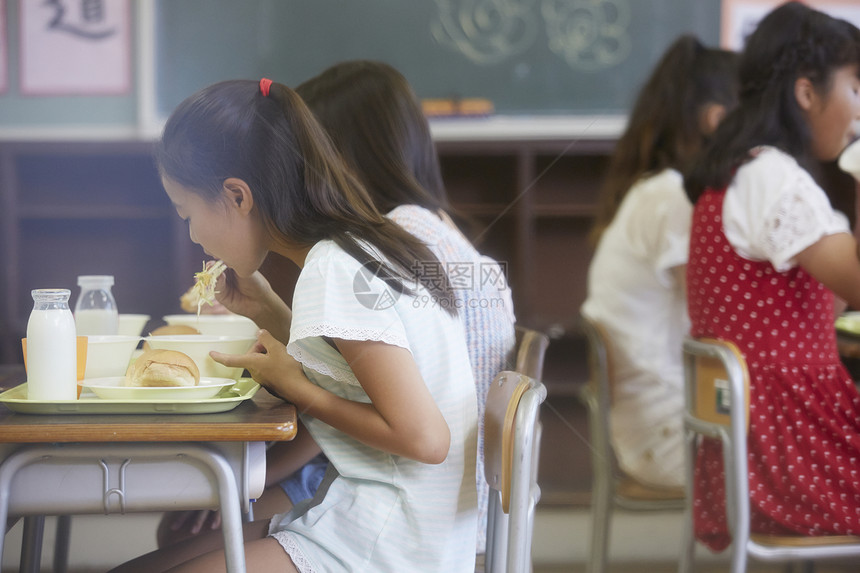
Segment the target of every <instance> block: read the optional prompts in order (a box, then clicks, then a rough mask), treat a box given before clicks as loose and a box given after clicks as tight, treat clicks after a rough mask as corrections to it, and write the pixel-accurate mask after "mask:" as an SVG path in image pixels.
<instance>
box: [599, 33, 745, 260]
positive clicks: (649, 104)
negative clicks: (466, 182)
mask: <svg viewBox="0 0 860 573" xmlns="http://www.w3.org/2000/svg"><path fill="white" fill-rule="evenodd" d="M737 93H738V81H737V55H736V54H734V53H733V52H728V51H724V50H715V49H710V48H706V47H704V46H703V45H702V44H701V43H700V42H699V41H698V40H697V39H696V38H695V37H693V36H689V35H685V36H681V37H679V38H678V39H677V40H675V41H674V42H673V43H672V45H671V46H669V48H668V49H667V50H666V52H665V53H664V54H663V57H662V58H661V59H660V61H659V62H658V63H657V66H656V67H655V68H654V71H653V72H652V73H651V76H650V77H649V78H648V80H647V81H646V83H645V85H644V86H643V87H642V89H641V90H640V92H639V95H638V97H637V99H636V102H635V104H634V105H633V109H632V110H631V113H630V116H629V119H628V123H627V128H626V129H625V131H624V134H623V135H622V136H621V138H620V139H619V140H618V143H617V145H616V146H615V151H614V153H613V155H612V159H611V160H610V164H609V168H608V170H607V175H606V178H605V180H604V183H603V189H602V190H601V200H600V206H599V210H598V213H597V217H596V219H595V224H594V228H593V229H592V232H591V239H592V242H593V243H594V244H596V243H597V241H598V240H599V239H600V236H601V235H602V234H603V231H604V230H605V229H606V227H607V226H608V225H609V223H611V222H612V219H613V218H614V217H615V214H616V212H617V211H618V207H619V206H620V204H621V201H622V200H623V199H624V197H625V196H626V195H627V192H628V191H629V190H630V188H631V187H632V186H633V184H634V183H636V181H637V180H638V179H640V178H641V177H643V176H644V175H647V174H652V173H657V172H659V171H662V170H663V169H667V168H674V169H677V170H679V171H682V172H683V171H684V170H685V169H686V167H687V165H688V163H689V162H690V161H691V159H692V157H693V156H694V155H695V153H696V152H698V150H699V149H700V148H701V146H702V144H703V142H704V140H705V137H706V136H705V134H704V133H703V131H702V116H701V112H702V110H703V108H704V106H705V105H707V104H710V103H716V104H721V105H723V106H725V107H726V108H728V109H730V108H732V107H734V106H735V105H736V104H737V97H738V96H737Z"/></svg>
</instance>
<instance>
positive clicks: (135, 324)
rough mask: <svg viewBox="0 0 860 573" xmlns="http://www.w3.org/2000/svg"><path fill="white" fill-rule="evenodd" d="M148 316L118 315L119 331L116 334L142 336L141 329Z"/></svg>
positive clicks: (147, 320)
mask: <svg viewBox="0 0 860 573" xmlns="http://www.w3.org/2000/svg"><path fill="white" fill-rule="evenodd" d="M150 318H152V317H151V316H149V315H148V314H122V313H120V315H119V330H118V331H117V334H122V335H124V336H142V335H143V329H144V327H145V326H146V323H147V322H149V319H150Z"/></svg>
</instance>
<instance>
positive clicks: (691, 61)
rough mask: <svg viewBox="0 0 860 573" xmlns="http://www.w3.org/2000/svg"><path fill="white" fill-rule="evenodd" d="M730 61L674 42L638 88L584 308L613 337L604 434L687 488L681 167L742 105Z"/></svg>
mask: <svg viewBox="0 0 860 573" xmlns="http://www.w3.org/2000/svg"><path fill="white" fill-rule="evenodd" d="M736 65H737V56H736V55H735V54H733V53H731V52H726V51H723V50H716V49H710V48H706V47H705V46H703V45H702V44H701V43H700V42H699V41H698V40H697V39H696V38H694V37H692V36H682V37H680V38H678V39H677V40H675V41H674V42H673V43H672V45H671V46H669V48H668V49H667V50H666V52H665V53H664V54H663V57H662V58H661V60H660V61H659V62H658V64H657V65H656V67H655V68H654V70H653V71H652V73H651V76H650V77H649V78H648V80H647V81H646V83H645V85H644V86H643V87H642V89H641V90H640V92H639V95H638V97H637V99H636V103H635V105H634V106H633V109H632V110H631V113H630V117H629V120H628V125H627V128H626V129H625V131H624V134H623V135H622V136H621V138H620V140H619V141H618V144H617V146H616V148H615V152H614V153H613V155H612V159H611V161H610V164H609V168H608V170H607V176H606V180H605V182H604V186H603V190H602V193H601V201H600V211H599V212H598V216H597V219H596V222H595V228H594V232H593V238H594V239H596V240H597V249H596V252H595V254H594V258H593V259H592V262H591V265H590V267H589V272H588V298H587V299H586V301H585V304H584V305H583V313H584V314H585V315H586V316H587V317H589V318H591V319H592V320H596V321H598V322H599V323H600V324H602V325H603V327H604V328H605V329H606V331H607V334H608V335H609V337H610V339H611V342H612V348H611V353H610V356H611V368H612V372H613V375H612V382H613V388H612V392H613V402H612V409H611V412H610V429H611V440H612V444H613V447H614V450H615V453H616V455H617V457H618V463H619V465H620V467H621V469H622V470H623V471H624V472H625V473H627V474H628V475H629V476H631V477H633V478H635V479H637V480H639V481H641V482H643V483H645V484H648V485H650V486H653V487H679V486H681V485H683V483H684V443H683V431H682V424H681V416H682V412H683V409H684V401H683V368H682V365H681V350H680V349H681V340H682V337H683V336H684V335H685V334H686V333H687V330H688V327H689V321H688V319H687V312H686V298H685V292H684V265H685V263H686V262H687V245H688V242H689V231H690V214H691V212H692V205H691V204H690V202H689V201H688V200H687V198H686V195H685V194H684V188H683V177H682V175H681V173H682V172H683V170H684V169H685V168H686V167H687V166H688V165H689V164H690V162H691V160H692V158H693V157H694V155H695V154H696V153H697V152H698V151H699V149H701V147H702V145H703V143H704V142H705V141H706V140H707V138H708V136H709V134H710V133H711V132H713V130H714V129H715V128H716V126H717V124H718V123H719V121H720V120H721V119H722V117H723V116H724V115H725V113H726V112H727V111H729V110H731V109H732V108H733V107H734V105H735V104H736V102H737V69H736Z"/></svg>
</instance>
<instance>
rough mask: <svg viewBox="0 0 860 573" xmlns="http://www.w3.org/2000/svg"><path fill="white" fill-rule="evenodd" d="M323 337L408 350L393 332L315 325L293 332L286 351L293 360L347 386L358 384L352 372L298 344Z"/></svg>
mask: <svg viewBox="0 0 860 573" xmlns="http://www.w3.org/2000/svg"><path fill="white" fill-rule="evenodd" d="M324 336H325V337H328V338H343V339H345V340H374V341H378V342H384V343H386V344H391V345H393V346H400V347H401V348H406V349H408V348H409V344H408V342H407V341H406V338H405V337H403V336H401V335H399V334H397V333H395V332H390V331H387V330H379V329H378V328H343V327H339V326H332V325H329V324H316V325H311V326H305V327H301V328H298V329H296V330H295V331H293V333H292V338H293V341H292V342H290V344H289V346H288V350H289V352H290V354H291V355H292V356H293V358H295V359H296V360H298V361H299V362H301V363H302V364H303V365H305V366H307V367H308V368H310V369H312V370H315V371H317V372H319V373H320V374H324V375H326V376H329V377H331V378H334V379H335V380H337V381H339V382H346V383H347V384H358V380H356V379H355V374H353V373H352V370H350V369H349V368H341V367H339V366H337V365H335V364H331V363H329V362H325V361H323V360H322V359H320V358H318V357H316V356H313V355H311V354H310V353H308V352H307V351H305V349H304V348H303V347H302V346H301V345H300V344H298V341H300V340H302V339H304V338H313V337H324Z"/></svg>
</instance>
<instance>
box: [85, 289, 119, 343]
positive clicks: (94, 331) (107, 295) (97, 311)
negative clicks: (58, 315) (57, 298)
mask: <svg viewBox="0 0 860 573" xmlns="http://www.w3.org/2000/svg"><path fill="white" fill-rule="evenodd" d="M78 286H79V287H81V294H80V295H78V302H77V303H76V304H75V324H76V325H77V329H78V336H89V335H101V334H116V333H117V332H118V330H119V314H118V311H117V308H116V300H114V298H113V294H112V293H111V291H110V287H112V286H113V277H112V276H110V275H87V276H80V277H78Z"/></svg>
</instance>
